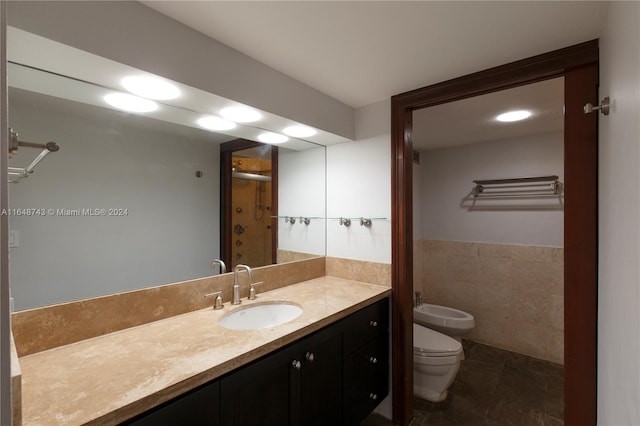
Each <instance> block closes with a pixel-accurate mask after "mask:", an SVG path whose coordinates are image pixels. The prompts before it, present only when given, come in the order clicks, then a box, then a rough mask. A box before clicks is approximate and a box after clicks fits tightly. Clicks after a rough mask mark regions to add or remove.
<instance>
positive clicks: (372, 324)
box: [369, 321, 378, 327]
mask: <svg viewBox="0 0 640 426" xmlns="http://www.w3.org/2000/svg"><path fill="white" fill-rule="evenodd" d="M369 325H370V326H371V327H377V326H378V322H377V321H369Z"/></svg>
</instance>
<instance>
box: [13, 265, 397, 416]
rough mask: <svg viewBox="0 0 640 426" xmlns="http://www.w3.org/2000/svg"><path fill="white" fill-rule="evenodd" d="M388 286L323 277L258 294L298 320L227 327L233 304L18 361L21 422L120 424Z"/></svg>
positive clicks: (343, 312) (308, 330)
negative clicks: (282, 304) (292, 308)
mask: <svg viewBox="0 0 640 426" xmlns="http://www.w3.org/2000/svg"><path fill="white" fill-rule="evenodd" d="M390 291H391V290H390V288H389V287H384V286H379V285H374V284H367V283H363V282H359V281H352V280H345V279H341V278H335V277H322V278H316V279H313V280H309V281H305V282H302V283H298V284H293V285H290V286H287V287H283V288H279V289H276V290H272V291H269V292H266V293H263V294H260V293H259V294H258V299H257V300H255V301H247V300H246V299H245V300H243V302H242V305H241V307H243V306H247V305H249V304H252V303H260V302H265V301H289V302H293V303H297V304H298V305H300V306H301V307H302V309H303V313H302V314H301V315H300V316H299V317H298V318H296V319H294V320H293V321H290V322H288V323H285V324H282V325H279V326H276V327H273V328H267V329H261V330H243V331H237V330H228V329H225V328H223V327H221V326H219V325H218V319H219V318H220V317H221V316H222V315H223V314H225V313H227V312H230V311H232V310H233V309H236V308H237V307H236V306H233V305H231V304H230V303H228V302H227V303H225V307H224V309H223V310H217V311H216V310H213V309H204V310H199V311H194V312H190V313H187V314H183V315H178V316H175V317H171V318H166V319H163V320H159V321H155V322H152V323H149V324H145V325H140V326H137V327H132V328H129V329H126V330H121V331H118V332H115V333H110V334H106V335H103V336H99V337H95V338H92V339H87V340H83V341H81V342H77V343H72V344H69V345H66V346H61V347H58V348H55V349H50V350H47V351H43V352H39V353H35V354H32V355H27V356H25V357H22V358H20V365H21V368H22V421H23V425H79V424H100V425H109V424H117V423H119V422H121V421H123V420H126V419H128V418H131V417H133V416H135V415H136V414H139V413H142V412H144V411H146V410H148V409H149V408H152V407H154V406H157V405H158V404H160V403H162V402H165V401H167V400H169V399H171V398H173V397H175V396H178V395H180V394H182V393H184V392H185V391H187V390H190V389H193V388H194V387H197V386H199V385H201V384H204V383H207V382H208V381H210V380H212V379H215V378H217V377H219V376H221V375H223V374H225V373H227V372H230V371H232V370H234V369H235V368H237V367H239V366H241V365H243V364H246V363H248V362H250V361H253V360H255V359H257V358H259V357H261V356H262V355H265V354H267V353H269V352H271V351H273V350H275V349H277V348H279V347H282V346H284V345H286V344H288V343H291V342H293V341H295V340H297V339H299V338H300V337H302V336H305V335H307V334H309V333H311V332H313V331H315V330H318V329H320V328H322V327H324V326H326V325H328V324H330V323H332V322H334V321H336V320H338V319H340V318H344V317H346V316H347V315H349V314H351V313H353V312H355V311H357V310H358V309H360V308H362V307H364V306H366V305H368V304H370V303H372V302H374V301H376V300H379V299H382V298H383V297H385V296H387V295H389V294H390Z"/></svg>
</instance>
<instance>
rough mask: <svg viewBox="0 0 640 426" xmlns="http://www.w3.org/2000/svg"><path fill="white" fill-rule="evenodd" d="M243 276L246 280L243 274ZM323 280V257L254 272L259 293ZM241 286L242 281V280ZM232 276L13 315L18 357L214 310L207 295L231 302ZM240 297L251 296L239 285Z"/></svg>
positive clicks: (210, 278)
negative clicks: (137, 326)
mask: <svg viewBox="0 0 640 426" xmlns="http://www.w3.org/2000/svg"><path fill="white" fill-rule="evenodd" d="M243 275H245V274H243ZM324 275H325V259H324V258H323V257H320V258H315V259H309V260H302V261H298V262H291V263H286V264H282V265H269V266H264V267H261V268H255V269H254V282H257V281H264V284H263V285H262V286H261V287H260V288H258V292H261V291H268V290H272V289H275V288H280V287H284V286H287V285H289V284H293V283H296V282H301V281H306V280H310V279H313V278H318V277H322V276H324ZM242 278H243V280H244V279H246V278H245V277H244V276H243V277H242ZM232 286H233V274H231V273H227V274H224V275H216V276H212V277H206V278H201V279H197V280H190V281H183V282H179V283H173V284H167V285H163V286H158V287H151V288H146V289H142V290H136V291H130V292H126V293H118V294H113V295H109V296H103V297H96V298H92V299H84V300H79V301H76V302H69V303H63V304H59V305H52V306H46V307H43V308H38V309H31V310H27V311H19V312H15V313H14V314H13V315H12V317H11V318H12V324H11V325H12V330H13V335H14V338H15V342H16V348H17V350H18V355H19V356H21V357H22V356H25V355H28V354H32V353H35V352H40V351H43V350H46V349H50V348H54V347H58V346H62V345H66V344H69V343H73V342H78V341H80V340H85V339H89V338H91V337H96V336H100V335H103V334H106V333H111V332H114V331H118V330H123V329H125V328H129V327H133V326H136V325H140V324H146V323H149V322H152V321H156V320H159V319H163V318H168V317H171V316H175V315H179V314H183V313H186V312H191V311H195V310H198V309H203V308H206V307H208V306H213V300H211V299H205V298H204V295H205V294H206V293H211V292H213V291H217V290H221V291H222V298H223V300H224V301H225V303H227V302H229V301H230V300H231V295H232ZM240 288H241V291H240V295H241V296H242V297H246V296H248V294H249V286H248V284H246V281H242V285H241V287H240Z"/></svg>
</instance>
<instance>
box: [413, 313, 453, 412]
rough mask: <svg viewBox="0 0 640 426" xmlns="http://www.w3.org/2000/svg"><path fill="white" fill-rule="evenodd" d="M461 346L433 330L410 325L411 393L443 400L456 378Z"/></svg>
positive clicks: (434, 399)
mask: <svg viewBox="0 0 640 426" xmlns="http://www.w3.org/2000/svg"><path fill="white" fill-rule="evenodd" d="M461 359H462V344H461V343H460V342H458V341H457V340H456V339H453V338H451V337H449V336H446V335H444V334H442V333H439V332H437V331H434V330H431V329H429V328H427V327H423V326H421V325H419V324H415V323H414V324H413V393H414V394H415V395H416V396H418V397H420V398H423V399H426V400H428V401H433V402H440V401H443V400H444V399H445V398H446V397H447V389H448V388H449V386H450V385H451V383H453V380H454V379H455V378H456V374H457V373H458V369H459V368H460V360H461Z"/></svg>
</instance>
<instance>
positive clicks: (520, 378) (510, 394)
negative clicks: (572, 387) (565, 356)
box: [495, 370, 547, 412]
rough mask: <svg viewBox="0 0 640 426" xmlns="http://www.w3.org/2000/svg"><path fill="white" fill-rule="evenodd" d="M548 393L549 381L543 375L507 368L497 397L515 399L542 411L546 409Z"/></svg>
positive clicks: (521, 403)
mask: <svg viewBox="0 0 640 426" xmlns="http://www.w3.org/2000/svg"><path fill="white" fill-rule="evenodd" d="M546 395H547V381H546V380H545V378H544V377H543V376H536V375H532V374H530V373H523V374H518V373H517V372H511V371H506V370H505V372H504V374H503V375H502V376H501V377H500V382H499V383H498V386H497V388H496V392H495V396H496V398H497V399H504V400H506V401H513V402H515V403H518V404H520V405H523V406H526V407H530V408H533V409H536V410H538V411H542V412H544V410H545V401H546Z"/></svg>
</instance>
